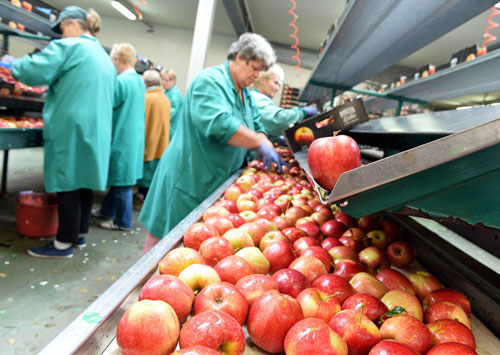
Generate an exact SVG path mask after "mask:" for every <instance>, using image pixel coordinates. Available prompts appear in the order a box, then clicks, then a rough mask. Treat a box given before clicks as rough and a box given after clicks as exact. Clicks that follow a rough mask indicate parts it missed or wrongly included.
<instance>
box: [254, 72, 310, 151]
mask: <svg viewBox="0 0 500 355" xmlns="http://www.w3.org/2000/svg"><path fill="white" fill-rule="evenodd" d="M283 78H284V72H283V69H282V68H281V67H280V66H279V65H277V64H275V65H273V66H272V67H271V68H269V70H267V71H262V72H260V75H259V78H258V79H257V80H256V81H255V82H254V89H253V90H252V91H251V93H252V96H253V98H254V100H255V103H256V104H257V108H258V109H259V112H260V114H261V116H262V118H261V120H260V121H261V122H262V125H263V126H264V128H265V129H266V131H267V134H268V137H269V139H270V140H272V141H275V140H277V139H278V137H279V136H281V135H282V131H283V130H284V129H287V128H288V127H289V126H290V125H291V124H293V123H295V122H298V121H300V120H302V119H304V118H306V117H307V116H312V115H316V114H317V113H318V109H317V108H316V107H314V106H305V107H294V108H290V109H284V108H282V107H279V106H276V105H275V104H274V102H273V98H274V96H275V95H276V93H277V92H278V90H279V88H280V87H281V83H282V82H283Z"/></svg>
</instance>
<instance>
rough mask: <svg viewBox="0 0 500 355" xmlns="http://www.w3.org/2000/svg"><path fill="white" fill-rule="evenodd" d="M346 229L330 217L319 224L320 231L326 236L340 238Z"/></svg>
mask: <svg viewBox="0 0 500 355" xmlns="http://www.w3.org/2000/svg"><path fill="white" fill-rule="evenodd" d="M345 231H346V226H345V225H344V224H343V223H341V222H339V221H336V220H334V219H331V220H329V221H326V222H325V224H323V225H322V226H321V232H322V233H323V234H324V235H325V236H326V237H327V238H336V239H338V238H340V237H341V236H342V234H344V233H345Z"/></svg>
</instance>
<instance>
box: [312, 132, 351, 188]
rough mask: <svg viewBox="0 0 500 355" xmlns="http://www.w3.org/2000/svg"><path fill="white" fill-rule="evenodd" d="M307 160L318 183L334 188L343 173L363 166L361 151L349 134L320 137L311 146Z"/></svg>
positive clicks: (324, 186)
mask: <svg viewBox="0 0 500 355" xmlns="http://www.w3.org/2000/svg"><path fill="white" fill-rule="evenodd" d="M307 162H308V163H309V168H310V170H311V175H312V177H313V178H314V179H315V180H316V181H317V182H318V184H319V185H321V187H323V188H324V189H326V190H332V189H333V187H334V186H335V183H336V182H337V180H338V178H339V177H340V175H341V174H342V173H344V172H346V171H348V170H351V169H355V168H358V167H360V166H361V153H360V151H359V147H358V144H357V143H356V141H355V140H354V139H352V138H351V137H349V136H346V135H338V136H334V137H325V138H318V139H316V140H314V141H313V142H312V143H311V145H310V146H309V151H308V153H307Z"/></svg>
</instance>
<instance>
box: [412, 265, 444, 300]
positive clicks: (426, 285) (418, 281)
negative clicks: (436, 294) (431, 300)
mask: <svg viewBox="0 0 500 355" xmlns="http://www.w3.org/2000/svg"><path fill="white" fill-rule="evenodd" d="M408 280H410V282H411V285H412V286H413V289H414V290H415V294H416V295H417V296H418V298H419V299H420V300H423V299H424V297H425V296H427V295H428V294H429V293H431V292H432V291H435V290H439V289H441V288H443V285H442V284H441V282H439V280H438V279H437V278H436V277H435V276H434V275H431V274H429V273H428V272H427V271H417V272H415V273H410V274H408Z"/></svg>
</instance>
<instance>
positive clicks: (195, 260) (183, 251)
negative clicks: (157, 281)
mask: <svg viewBox="0 0 500 355" xmlns="http://www.w3.org/2000/svg"><path fill="white" fill-rule="evenodd" d="M192 264H205V260H204V259H203V257H202V256H201V255H200V253H198V252H197V251H196V250H194V249H191V248H175V249H172V250H171V251H169V252H168V253H167V254H166V255H165V256H164V257H163V258H162V259H161V260H160V263H159V271H160V274H169V275H173V276H179V274H180V273H181V272H182V270H184V269H185V268H187V267H188V266H189V265H192Z"/></svg>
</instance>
